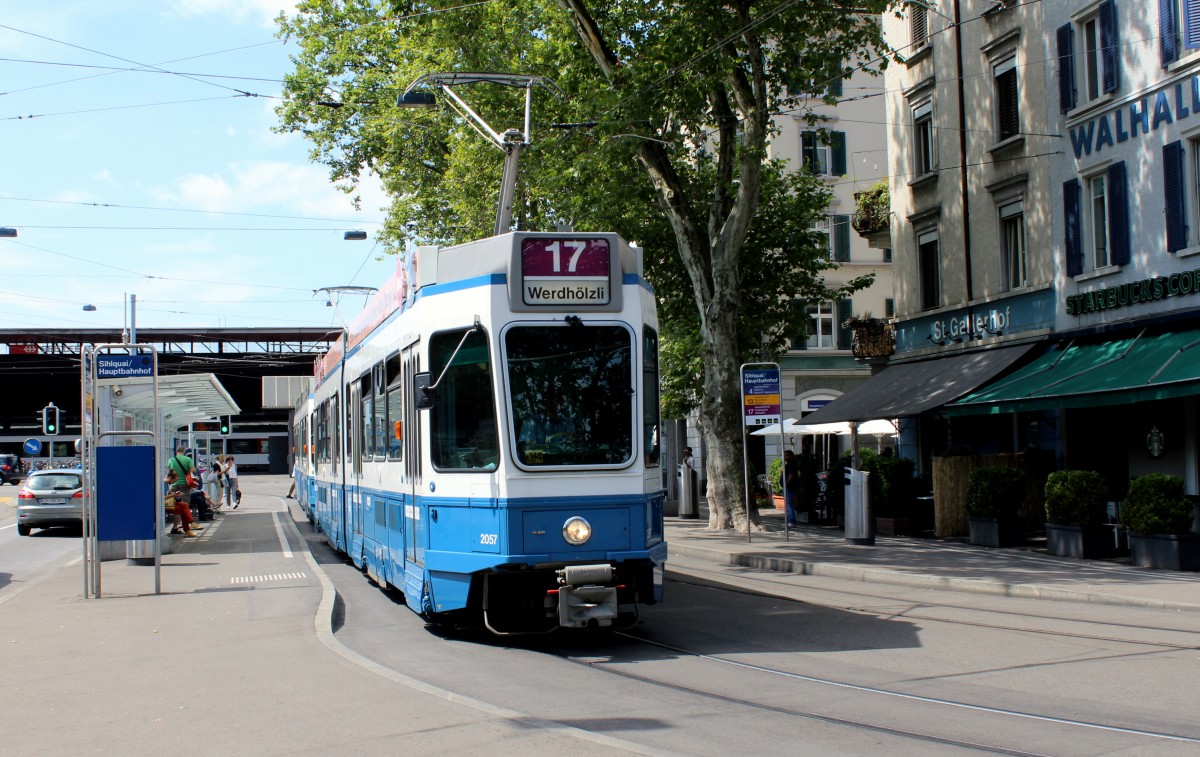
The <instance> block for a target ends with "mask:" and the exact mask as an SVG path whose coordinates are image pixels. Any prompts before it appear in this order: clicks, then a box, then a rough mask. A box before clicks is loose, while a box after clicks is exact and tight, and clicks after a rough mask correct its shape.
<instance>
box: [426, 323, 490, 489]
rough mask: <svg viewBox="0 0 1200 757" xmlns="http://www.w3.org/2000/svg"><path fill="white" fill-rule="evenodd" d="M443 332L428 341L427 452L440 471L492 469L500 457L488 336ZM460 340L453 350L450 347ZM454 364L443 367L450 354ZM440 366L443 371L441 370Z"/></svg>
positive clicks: (453, 346)
mask: <svg viewBox="0 0 1200 757" xmlns="http://www.w3.org/2000/svg"><path fill="white" fill-rule="evenodd" d="M463 334H464V332H463V331H444V332H442V333H439V334H434V335H433V337H432V338H431V339H430V340H429V360H430V373H431V375H432V376H433V377H434V378H435V379H436V378H437V377H438V376H441V379H440V380H439V382H438V387H437V402H436V404H434V406H433V408H432V409H431V410H430V418H429V427H430V432H431V434H432V437H433V438H432V444H431V449H430V452H431V454H432V456H433V465H434V467H435V468H437V469H439V470H495V468H496V463H497V462H498V461H499V459H500V443H499V440H498V437H497V435H496V401H495V392H493V391H492V362H491V358H490V356H489V354H488V341H487V334H485V333H484V332H483V330H482V329H481V330H479V331H476V332H474V333H471V334H470V335H468V336H467V337H466V341H462V340H463ZM459 342H462V347H461V348H459V349H458V354H455V352H454V350H455V348H457V347H458V345H459ZM451 356H453V357H454V362H453V363H451V364H450V367H449V368H446V363H447V361H448V360H450V357H451ZM443 369H444V370H445V374H443V373H442V371H443Z"/></svg>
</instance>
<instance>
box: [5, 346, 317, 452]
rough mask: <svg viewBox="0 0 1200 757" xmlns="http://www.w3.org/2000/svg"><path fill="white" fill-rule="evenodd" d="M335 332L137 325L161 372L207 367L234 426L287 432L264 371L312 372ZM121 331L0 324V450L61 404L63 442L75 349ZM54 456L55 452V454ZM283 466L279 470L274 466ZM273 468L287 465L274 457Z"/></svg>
mask: <svg viewBox="0 0 1200 757" xmlns="http://www.w3.org/2000/svg"><path fill="white" fill-rule="evenodd" d="M340 335H341V330H340V329H332V330H331V329H328V328H283V329H281V328H220V329H205V330H203V331H198V330H189V329H154V328H143V329H138V332H137V336H138V342H139V343H141V344H149V345H152V346H153V347H154V348H155V349H156V350H158V352H159V374H160V375H162V376H171V375H182V374H194V373H212V374H214V375H215V376H216V377H217V378H218V379H219V380H220V382H221V385H222V386H223V387H224V388H225V390H226V391H228V392H229V394H230V395H231V396H232V397H233V399H234V401H235V402H236V403H237V404H238V406H239V407H240V408H241V410H242V412H241V414H240V415H238V416H237V417H235V418H234V429H235V431H241V432H256V433H257V432H261V433H263V434H267V433H270V432H280V431H287V411H285V410H277V409H269V408H267V409H264V408H263V407H262V388H261V386H262V378H263V377H264V376H311V375H312V373H313V361H314V360H315V359H316V358H317V357H318V356H319V355H321V354H322V353H323V352H325V351H326V350H327V349H328V348H329V345H330V343H331V342H333V341H336V340H337V339H338V338H339V337H340ZM122 341H123V340H122V333H121V330H120V329H115V330H114V329H36V330H34V329H0V345H3V346H0V397H2V398H3V400H2V401H0V452H3V453H8V452H11V453H15V454H20V453H21V441H22V440H23V439H25V438H27V437H30V436H36V437H41V435H42V433H41V432H42V428H41V420H40V417H39V411H40V410H41V409H42V408H43V407H45V406H46V404H47V403H49V402H53V403H54V404H55V405H57V406H58V407H59V408H60V409H61V419H60V422H61V424H62V433H61V434H60V435H59V436H58V439H59V440H62V442H68V441H73V440H74V439H75V438H77V437H78V436H79V434H80V419H79V416H80V383H79V379H80V357H79V356H80V352H81V350H82V348H83V346H84V345H88V344H92V345H96V344H117V343H120V342H122ZM55 454H56V455H57V454H58V453H57V452H56V453H55ZM280 466H283V468H282V470H279V468H280ZM272 468H273V469H275V470H276V472H286V463H285V462H283V463H280V462H278V461H274V460H273V461H272Z"/></svg>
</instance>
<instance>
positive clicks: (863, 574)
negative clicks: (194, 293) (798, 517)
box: [668, 541, 1200, 612]
mask: <svg viewBox="0 0 1200 757" xmlns="http://www.w3.org/2000/svg"><path fill="white" fill-rule="evenodd" d="M671 554H673V555H679V556H682V557H692V558H695V559H698V560H706V561H708V562H715V563H718V564H721V565H736V566H738V567H741V568H753V569H755V570H767V571H772V572H776V573H796V574H799V575H806V576H818V577H821V578H840V579H842V580H846V581H858V582H860V583H876V584H887V585H891V586H908V587H911V588H916V589H940V590H942V591H960V592H966V593H971V594H990V595H993V596H1004V597H1013V598H1017V599H1044V600H1053V601H1059V602H1079V603H1085V604H1100V605H1113V606H1119V607H1137V608H1141V609H1147V610H1169V611H1172V612H1200V605H1196V604H1190V603H1187V602H1164V601H1162V600H1157V599H1146V598H1143V597H1126V596H1121V595H1119V594H1097V593H1094V592H1086V591H1073V590H1071V589H1061V588H1058V587H1050V586H1038V585H1036V584H1013V583H1006V582H1004V581H994V580H991V579H985V578H947V577H944V576H932V575H929V574H926V573H906V572H902V571H897V570H887V569H884V568H864V567H862V566H859V565H845V564H841V563H828V562H809V561H806V560H796V559H793V558H790V557H766V556H764V555H752V554H743V553H738V552H725V551H723V550H719V549H712V548H708V547H698V546H695V545H690V544H680V543H679V542H678V541H675V542H672V543H671ZM668 564H669V563H668Z"/></svg>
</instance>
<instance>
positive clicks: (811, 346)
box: [791, 302, 837, 350]
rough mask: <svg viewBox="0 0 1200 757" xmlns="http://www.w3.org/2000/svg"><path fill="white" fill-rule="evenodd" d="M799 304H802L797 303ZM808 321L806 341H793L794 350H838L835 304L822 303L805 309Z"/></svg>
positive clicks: (792, 347)
mask: <svg viewBox="0 0 1200 757" xmlns="http://www.w3.org/2000/svg"><path fill="white" fill-rule="evenodd" d="M797 304H802V303H799V302H797ZM804 317H805V318H806V319H807V327H806V328H807V331H806V332H805V334H806V335H807V338H805V339H793V340H792V344H791V349H793V350H832V349H835V348H836V343H835V341H834V340H835V338H836V334H837V331H836V328H835V324H834V317H833V303H832V302H822V303H821V304H819V305H808V306H807V307H805V309H804Z"/></svg>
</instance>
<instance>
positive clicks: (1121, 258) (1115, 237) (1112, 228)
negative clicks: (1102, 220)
mask: <svg viewBox="0 0 1200 757" xmlns="http://www.w3.org/2000/svg"><path fill="white" fill-rule="evenodd" d="M1108 238H1109V247H1110V248H1111V250H1112V253H1111V254H1110V256H1109V262H1111V263H1112V264H1113V265H1129V198H1128V191H1127V189H1126V182H1125V161H1121V162H1120V163H1113V164H1112V165H1111V166H1109V167H1108Z"/></svg>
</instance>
